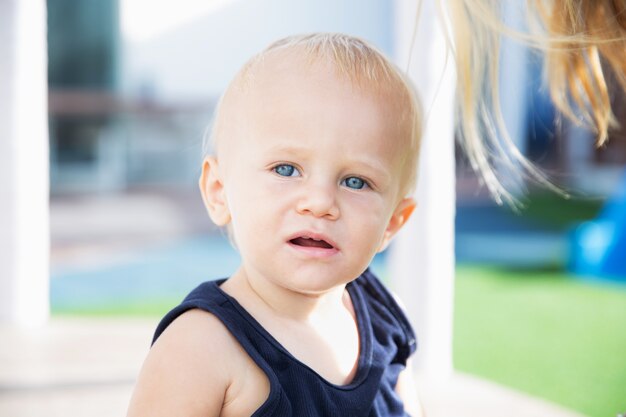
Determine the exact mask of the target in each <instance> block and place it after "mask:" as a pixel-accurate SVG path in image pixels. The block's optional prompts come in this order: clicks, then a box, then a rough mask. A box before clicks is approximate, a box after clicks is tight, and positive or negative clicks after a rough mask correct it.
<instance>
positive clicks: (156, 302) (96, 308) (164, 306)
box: [52, 297, 182, 317]
mask: <svg viewBox="0 0 626 417" xmlns="http://www.w3.org/2000/svg"><path fill="white" fill-rule="evenodd" d="M181 301H182V298H181V297H172V298H171V299H170V298H165V299H152V300H150V299H146V300H135V301H130V300H129V301H125V302H117V303H98V302H95V303H91V304H89V305H82V306H73V307H59V306H55V305H54V304H53V305H52V314H53V315H55V316H86V317H100V316H102V317H128V316H131V317H162V316H164V315H165V313H167V312H168V311H169V310H171V309H172V308H174V307H175V306H176V305H178V304H179V303H180V302H181Z"/></svg>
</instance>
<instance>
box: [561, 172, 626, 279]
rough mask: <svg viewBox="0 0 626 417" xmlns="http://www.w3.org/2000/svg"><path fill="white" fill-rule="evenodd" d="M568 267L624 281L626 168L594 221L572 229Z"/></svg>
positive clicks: (625, 264)
mask: <svg viewBox="0 0 626 417" xmlns="http://www.w3.org/2000/svg"><path fill="white" fill-rule="evenodd" d="M570 243H571V251H570V259H569V265H568V266H569V270H570V271H571V272H573V273H575V274H578V275H591V276H598V277H605V278H613V279H617V280H619V281H624V282H626V170H624V172H623V175H622V178H621V180H620V182H619V184H618V186H617V189H616V190H615V193H614V194H613V195H612V196H611V198H610V199H609V200H608V201H607V202H606V204H605V205H604V207H603V208H602V210H601V211H600V213H599V214H598V217H597V218H596V219H595V220H592V221H589V222H585V223H582V224H580V225H579V226H578V227H577V228H576V229H574V230H573V232H572V235H571V239H570Z"/></svg>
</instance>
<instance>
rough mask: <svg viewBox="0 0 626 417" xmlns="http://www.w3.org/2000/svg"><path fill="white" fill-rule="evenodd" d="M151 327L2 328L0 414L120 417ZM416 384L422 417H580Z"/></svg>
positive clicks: (80, 323)
mask: <svg viewBox="0 0 626 417" xmlns="http://www.w3.org/2000/svg"><path fill="white" fill-rule="evenodd" d="M155 325H156V322H155V320H137V319H134V320H130V319H116V320H111V319H107V320H102V319H58V318H55V319H53V320H52V321H51V322H50V324H49V325H48V326H47V327H45V328H42V329H31V330H17V329H13V328H9V327H0V340H2V341H3V343H0V416H3V417H5V416H6V417H44V416H45V417H57V416H58V417H61V416H63V417H67V416H72V417H73V416H77V417H78V416H80V417H114V416H123V415H125V413H126V408H127V405H128V401H129V398H130V395H131V393H132V389H133V384H134V381H135V378H136V376H137V373H138V372H139V368H140V366H141V363H142V361H143V358H144V357H145V355H146V353H147V351H148V344H149V341H150V338H151V335H152V331H153V329H154V326H155ZM6 341H10V342H9V343H6ZM419 381H420V382H419V385H420V391H421V397H422V401H423V403H424V406H425V408H426V411H427V413H428V417H452V416H463V417H474V416H475V417H502V416H507V417H528V416H532V417H581V416H580V415H577V414H575V413H572V412H568V411H566V410H563V409H560V408H558V407H556V406H554V405H551V404H548V403H545V402H543V401H540V400H537V399H534V398H530V397H528V396H525V395H522V394H519V393H516V392H513V391H511V390H508V389H505V388H503V387H500V386H497V385H495V384H492V383H489V382H487V381H484V380H480V379H477V378H474V377H470V376H468V375H463V374H455V375H453V376H452V377H450V378H446V379H444V380H438V381H434V380H428V379H426V378H420V379H419Z"/></svg>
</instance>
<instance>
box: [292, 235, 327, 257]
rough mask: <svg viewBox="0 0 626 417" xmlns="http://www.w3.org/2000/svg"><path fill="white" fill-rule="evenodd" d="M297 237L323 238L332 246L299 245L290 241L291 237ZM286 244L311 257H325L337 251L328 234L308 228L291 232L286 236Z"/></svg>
mask: <svg viewBox="0 0 626 417" xmlns="http://www.w3.org/2000/svg"><path fill="white" fill-rule="evenodd" d="M298 237H306V238H310V239H316V240H323V241H325V242H327V243H328V244H330V245H331V246H332V248H319V247H314V246H300V245H295V244H293V243H291V241H292V240H293V239H296V238H298ZM287 244H288V245H289V246H290V247H291V248H293V249H294V250H296V251H298V252H299V253H302V254H304V255H307V256H310V257H313V258H327V257H330V256H333V255H335V254H337V253H339V248H338V247H337V244H336V243H335V242H334V241H333V240H332V239H330V238H329V237H328V236H326V235H324V234H323V233H317V232H311V231H308V230H303V231H300V232H297V233H294V234H292V235H291V236H289V237H288V238H287Z"/></svg>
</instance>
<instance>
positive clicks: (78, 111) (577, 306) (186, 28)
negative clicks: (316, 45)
mask: <svg viewBox="0 0 626 417" xmlns="http://www.w3.org/2000/svg"><path fill="white" fill-rule="evenodd" d="M47 6H48V17H47V22H48V60H49V61H48V65H49V68H48V86H49V135H50V226H51V269H50V274H51V279H50V293H51V311H52V317H53V319H56V318H63V319H66V318H69V319H71V320H70V321H69V322H70V323H72V324H70V325H67V324H63V325H62V326H61V327H63V326H70V327H71V326H74V325H75V323H77V322H78V323H82V322H81V320H85V321H84V323H91V322H93V321H90V320H92V319H97V320H99V321H98V322H99V323H101V326H104V329H105V330H104V332H105V333H106V332H109V333H106V334H110V335H111V338H110V339H106V340H111V341H112V340H119V335H120V334H122V335H125V337H127V338H133V337H135V338H139V340H143V341H144V342H145V346H143V345H141V343H142V342H139V345H140V346H141V347H142V349H140V350H139V351H137V352H136V353H135V354H134V356H133V355H130V354H129V359H128V364H127V365H128V367H127V372H126V373H125V374H124V375H123V376H122V377H120V376H119V374H118V375H112V376H110V378H108V379H106V378H105V382H102V381H100V380H99V379H98V378H96V377H92V378H91V379H89V381H90V382H89V381H88V384H87V385H89V383H91V384H92V385H93V386H107V387H116V389H117V387H121V388H119V389H120V390H121V391H123V392H125V393H126V392H129V390H130V389H131V388H132V383H133V381H134V377H135V376H136V374H135V373H134V372H136V368H137V367H138V366H139V365H140V362H141V359H142V357H143V355H145V353H146V350H147V347H148V346H149V342H150V337H151V331H152V329H153V328H154V326H155V325H156V323H157V322H158V320H159V319H160V317H161V316H162V315H163V314H164V313H165V312H167V311H168V310H169V309H170V308H172V307H173V306H174V305H176V304H177V303H178V302H179V301H180V300H181V299H182V297H184V295H185V294H187V293H188V292H189V291H190V290H191V289H192V288H193V287H194V286H195V285H197V284H198V283H200V282H202V281H205V280H207V279H213V278H218V277H224V276H227V275H228V274H230V273H231V272H232V271H233V270H234V268H235V267H236V265H237V262H238V255H237V253H236V252H235V251H234V250H233V249H232V248H231V247H230V245H229V244H228V240H227V239H226V238H225V236H224V234H223V233H222V232H221V231H219V230H217V229H216V228H215V227H214V226H213V225H212V224H211V222H210V220H209V218H208V216H207V215H206V213H205V210H204V207H203V205H202V201H201V198H200V195H199V192H198V190H197V179H198V176H199V174H200V167H201V165H200V163H201V158H202V139H203V136H204V133H205V131H206V129H207V127H208V126H209V125H210V122H211V117H212V111H213V109H214V107H215V104H216V102H217V100H218V99H219V96H220V94H221V92H222V91H223V89H224V88H225V86H226V84H227V83H228V81H229V80H230V78H231V77H232V76H233V74H234V73H235V71H236V70H237V69H238V68H239V67H240V66H241V65H242V64H243V62H245V60H246V59H247V58H249V57H250V56H251V55H252V54H253V53H255V52H257V51H259V50H260V49H261V48H263V47H264V46H266V45H267V44H268V43H269V42H270V41H272V40H275V39H277V38H279V37H283V36H286V35H289V34H293V33H301V32H308V31H341V32H346V33H350V34H353V35H357V36H360V37H363V38H365V39H367V40H369V41H371V42H372V43H373V44H375V45H376V46H377V47H379V48H380V49H381V50H383V51H384V52H385V53H386V54H387V55H389V56H392V57H394V56H397V55H398V51H397V50H396V46H395V45H394V10H393V2H389V1H386V0H368V1H360V0H343V1H341V2H334V1H330V0H318V1H315V2H313V1H303V2H289V1H286V0H259V1H242V0H210V1H209V0H203V1H201V0H178V1H176V5H175V7H173V4H172V2H165V1H147V0H81V1H75V0H48V2H47ZM276 11H280V12H279V13H278V12H276ZM503 48H507V43H505V44H504V46H503ZM508 48H509V49H507V52H506V53H503V62H502V72H503V74H504V75H503V78H504V79H505V81H506V83H505V84H503V94H505V95H506V97H505V101H506V100H515V101H516V103H518V104H517V107H515V106H513V108H516V109H520V108H521V110H522V111H521V112H520V111H517V110H516V111H515V112H514V113H511V112H509V113H507V104H506V102H505V104H504V111H505V118H507V121H508V120H514V121H515V123H517V124H518V125H520V126H521V128H519V129H517V130H516V132H517V133H516V136H515V137H514V139H515V141H516V143H517V144H518V146H519V147H520V149H521V150H522V151H523V153H524V154H525V155H527V156H529V158H530V159H531V160H532V161H533V162H535V163H536V164H537V165H538V166H540V167H541V168H542V169H544V170H546V172H548V173H549V174H550V177H551V178H552V179H553V180H554V181H555V183H556V184H558V185H559V186H560V187H562V188H563V189H564V190H566V191H567V192H568V193H569V194H570V198H568V199H566V198H563V197H562V196H559V195H557V194H555V193H551V192H549V191H547V190H545V189H542V188H538V187H534V186H533V185H532V184H528V190H526V191H524V190H518V191H519V193H518V196H519V198H520V199H521V201H522V202H523V203H524V207H523V208H521V209H519V210H512V209H511V208H509V207H501V206H498V205H496V204H495V203H494V202H493V200H492V199H491V197H490V196H489V195H488V193H487V191H486V189H485V188H484V187H481V185H480V182H479V180H478V179H477V178H476V176H475V175H474V173H473V172H472V171H471V169H469V167H468V166H467V163H466V161H465V158H464V156H463V154H462V151H461V150H458V152H457V172H456V174H457V185H456V187H457V188H456V195H457V202H456V223H455V224H456V233H455V240H456V242H455V256H456V264H457V267H456V284H455V302H454V303H455V313H454V319H455V322H454V364H455V368H456V369H457V370H459V371H462V372H465V373H468V374H471V375H476V376H480V377H483V378H486V379H487V380H491V381H494V382H497V383H499V384H502V385H504V386H508V387H511V388H513V389H515V390H519V391H521V392H524V393H527V394H530V395H532V396H535V397H540V398H544V399H546V400H549V401H550V402H553V403H556V404H559V405H561V406H563V407H565V408H568V409H571V410H575V411H577V412H578V413H580V414H582V415H587V416H592V417H600V416H613V415H615V414H616V413H617V412H619V411H624V410H620V408H621V409H626V354H625V353H624V351H625V350H624V347H625V346H626V331H625V330H626V325H625V324H624V323H625V322H626V173H625V172H626V171H625V167H626V129H624V128H622V129H617V130H614V131H612V132H611V137H610V140H609V142H608V145H607V146H605V147H603V148H602V149H596V148H594V145H593V135H592V134H591V133H590V132H588V131H586V130H584V129H583V128H580V127H578V126H574V125H573V124H572V123H570V122H568V121H567V120H566V119H564V118H562V117H561V116H560V115H558V114H557V113H556V112H555V110H554V108H553V106H552V105H551V103H550V100H549V98H548V96H547V91H546V88H545V86H544V85H543V84H542V78H541V72H542V62H541V59H540V57H538V56H536V55H534V54H533V53H532V52H531V51H528V50H526V49H524V48H523V47H521V46H519V45H513V44H508ZM512 73H513V74H516V77H517V78H514V79H511V74H512ZM506 77H508V78H506ZM507 92H509V93H510V94H508V95H507ZM511 92H513V93H511ZM519 103H522V104H521V107H520V104H519ZM614 109H615V113H616V116H617V118H618V120H620V121H621V122H622V125H624V124H626V99H625V98H624V97H623V96H616V97H615V100H614ZM391 250H393V247H392V249H391ZM386 257H387V256H386V254H385V253H383V254H381V255H380V256H378V257H377V258H376V259H375V262H374V266H373V267H374V269H375V270H376V271H377V272H378V273H379V274H380V275H381V276H382V277H383V278H384V277H385V276H386V266H385V261H386ZM119 319H123V320H122V321H124V322H125V323H127V325H126V326H121V325H117V324H116V325H113V324H111V325H110V326H109V325H108V324H107V323H119ZM76 320H77V321H76ZM111 320H113V321H111ZM87 326H89V325H87ZM134 326H137V327H134ZM120 332H121V333H120ZM124 332H126V333H124ZM78 334H80V330H78ZM116 334H117V336H114V335H116ZM15 337H18V336H15ZM19 337H21V336H19ZM80 340H81V339H80V338H77V339H76V340H75V341H73V343H75V344H78V345H80V343H81V341H80ZM59 343H61V342H59ZM85 343H88V342H85ZM111 343H114V342H111ZM60 346H62V344H61V345H60ZM85 346H88V344H87V345H85ZM144 347H145V349H143V348H144ZM7 352H9V353H7ZM10 354H17V353H16V352H12V351H11V350H10V349H9V350H8V351H7V350H5V353H4V355H5V356H4V363H8V362H10V361H11V358H10V356H9V355H10ZM29 361H30V359H29ZM85 361H86V362H85V363H87V362H88V363H89V365H86V364H79V365H76V366H77V369H78V368H80V367H81V366H93V363H94V362H95V361H97V362H99V363H100V365H99V366H101V367H102V368H103V369H106V357H105V358H100V359H98V358H89V360H87V359H86V360H85ZM57 367H62V364H57ZM7 369H8V368H7ZM54 372H55V371H54V370H53V369H52V368H51V369H50V370H49V373H48V374H47V376H48V377H49V378H48V379H45V378H44V379H40V380H37V381H39V382H37V383H35V384H34V385H33V384H32V383H29V381H28V380H27V379H24V380H17V381H16V380H15V379H10V378H13V377H12V376H11V374H10V372H9V371H6V373H5V374H4V375H8V376H6V377H5V378H4V379H3V380H2V381H1V384H0V410H2V407H1V405H2V404H5V406H6V407H9V405H11V404H14V405H11V406H13V407H14V408H5V409H6V410H17V409H18V406H17V405H15V404H18V403H19V401H25V399H28V398H30V399H35V400H34V401H37V400H36V399H37V398H43V397H41V396H46V395H49V394H50V393H53V392H54V391H55V390H59V389H60V390H63V389H67V390H70V391H71V390H73V389H77V385H78V384H77V383H75V382H72V381H75V380H72V378H71V376H72V374H71V373H70V374H67V375H66V376H67V378H66V379H63V381H65V382H63V381H62V383H58V384H56V385H55V384H54V383H53V382H54ZM76 372H79V371H78V370H77V371H76ZM35 374H36V372H35V371H33V375H35ZM68 375H69V376H68ZM34 378H35V379H36V378H37V377H36V375H35V376H34ZM20 381H22V382H20ZM42 381H43V382H42ZM51 381H52V382H51ZM68 381H69V382H68ZM63 384H65V385H63ZM98 384H100V385H98ZM64 387H65V388H64ZM72 392H74V391H72ZM79 394H80V393H79ZM37 395H39V397H37ZM123 398H124V399H125V400H127V397H123ZM3 401H4V403H3ZM6 404H9V405H6ZM2 415H7V416H8V415H18V414H2ZM24 415H25V414H24ZM111 415H112V414H111Z"/></svg>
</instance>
